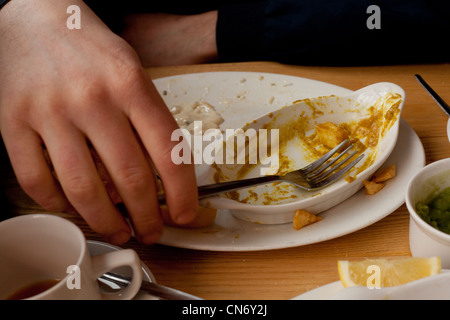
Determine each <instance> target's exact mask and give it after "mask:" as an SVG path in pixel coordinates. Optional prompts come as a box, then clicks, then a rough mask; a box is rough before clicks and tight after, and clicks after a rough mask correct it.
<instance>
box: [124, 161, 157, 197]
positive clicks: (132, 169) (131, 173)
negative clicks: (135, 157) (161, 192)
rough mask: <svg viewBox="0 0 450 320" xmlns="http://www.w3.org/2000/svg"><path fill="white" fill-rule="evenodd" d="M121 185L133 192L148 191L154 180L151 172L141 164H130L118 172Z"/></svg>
mask: <svg viewBox="0 0 450 320" xmlns="http://www.w3.org/2000/svg"><path fill="white" fill-rule="evenodd" d="M116 176H117V180H118V182H119V184H120V186H121V187H122V188H124V189H126V190H127V192H129V193H131V194H141V193H142V192H147V191H148V188H149V186H150V185H151V183H152V181H153V177H152V175H151V172H150V171H149V170H148V169H147V170H146V169H145V168H143V167H141V166H128V167H125V168H122V169H120V170H118V171H117V173H116Z"/></svg>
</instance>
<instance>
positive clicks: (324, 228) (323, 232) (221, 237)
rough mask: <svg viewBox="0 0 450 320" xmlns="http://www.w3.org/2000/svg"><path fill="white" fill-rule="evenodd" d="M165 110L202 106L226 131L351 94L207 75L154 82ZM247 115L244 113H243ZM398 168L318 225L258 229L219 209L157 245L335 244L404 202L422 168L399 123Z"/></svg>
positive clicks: (256, 76)
mask: <svg viewBox="0 0 450 320" xmlns="http://www.w3.org/2000/svg"><path fill="white" fill-rule="evenodd" d="M154 82H155V85H156V87H157V89H158V90H159V92H160V93H161V95H162V97H163V98H164V100H165V102H166V103H167V105H168V106H169V107H170V106H172V105H176V104H193V103H195V102H197V101H206V102H208V103H210V104H212V105H213V106H214V107H215V108H216V110H217V111H218V112H219V113H220V114H221V115H222V116H223V118H224V119H225V121H224V123H223V124H222V126H223V127H224V128H240V127H243V126H244V125H245V124H246V123H248V122H250V121H252V120H253V119H256V118H258V117H260V116H262V115H264V114H267V113H269V112H271V111H274V110H277V109H279V108H280V107H282V106H285V105H289V104H291V103H292V102H293V101H296V100H300V99H305V98H311V97H318V96H326V95H332V94H334V95H345V94H348V93H350V92H351V91H350V90H348V89H345V88H342V87H338V86H335V85H332V84H328V83H324V82H319V81H315V80H310V79H305V78H299V77H292V76H286V75H277V74H268V73H257V72H210V73H199V74H188V75H180V76H172V77H167V78H161V79H156V80H155V81H154ZM243 110H245V113H244V112H243ZM385 163H386V164H390V163H395V164H396V165H397V177H396V178H395V179H393V180H391V181H390V182H389V183H388V184H387V185H386V187H385V188H383V190H381V191H380V192H379V193H377V194H376V195H374V196H367V195H365V194H364V192H363V191H359V192H358V193H356V194H355V195H353V196H352V197H350V198H349V199H347V200H345V201H344V202H342V203H340V204H339V205H337V206H335V207H333V208H331V209H329V210H327V211H325V212H323V213H322V214H321V216H322V217H323V218H324V219H323V220H322V221H320V222H317V223H315V224H313V225H310V226H308V227H305V228H303V229H301V230H298V231H296V230H294V228H293V227H292V224H290V223H288V224H280V225H261V224H255V223H251V222H246V221H243V220H240V219H237V218H235V217H233V216H232V215H231V214H230V212H229V211H227V210H219V212H218V215H217V218H216V221H215V223H214V224H213V225H212V226H210V227H207V228H200V229H182V228H173V227H165V232H164V233H163V236H162V237H161V239H160V241H159V243H160V244H164V245H168V246H174V247H180V248H188V249H197V250H210V251H254V250H269V249H279V248H287V247H295V246H301V245H306V244H311V243H316V242H320V241H325V240H329V239H333V238H336V237H339V236H342V235H345V234H348V233H351V232H354V231H357V230H359V229H361V228H364V227H366V226H368V225H370V224H373V223H375V222H377V221H379V220H380V219H382V218H384V217H385V216H387V215H388V214H390V213H391V212H393V211H394V210H396V209H397V208H398V207H399V206H401V205H402V204H403V202H404V193H405V188H406V185H407V183H408V181H409V178H410V177H411V176H412V175H413V174H415V173H416V172H417V171H418V170H420V169H421V168H422V167H423V166H424V165H425V153H424V150H423V146H422V144H421V142H420V139H419V138H418V136H417V135H416V133H415V132H414V130H413V129H412V128H411V127H410V126H409V125H408V124H407V123H406V122H404V121H403V120H401V121H400V131H399V137H398V140H397V144H396V146H395V148H394V150H393V152H392V154H391V155H390V156H389V158H388V159H387V160H386V162H385Z"/></svg>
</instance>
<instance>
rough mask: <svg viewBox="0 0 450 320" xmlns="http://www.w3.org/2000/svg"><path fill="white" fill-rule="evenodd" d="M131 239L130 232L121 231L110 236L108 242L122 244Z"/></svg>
mask: <svg viewBox="0 0 450 320" xmlns="http://www.w3.org/2000/svg"><path fill="white" fill-rule="evenodd" d="M129 239H130V233H128V232H125V231H120V232H118V233H115V234H113V235H112V236H110V237H109V238H108V242H110V243H111V244H115V245H122V244H124V243H125V242H127V241H128V240H129Z"/></svg>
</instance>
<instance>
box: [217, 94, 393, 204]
mask: <svg viewBox="0 0 450 320" xmlns="http://www.w3.org/2000/svg"><path fill="white" fill-rule="evenodd" d="M325 98H329V97H325ZM336 99H337V98H336ZM301 102H303V103H304V104H306V105H307V106H308V107H309V108H310V109H311V110H310V111H311V112H310V116H306V114H305V112H302V113H301V114H300V115H299V116H298V117H294V118H293V119H292V120H290V121H288V122H287V123H285V124H283V125H282V126H276V124H275V123H276V119H277V118H278V116H279V115H280V114H281V113H278V114H277V115H275V116H273V114H271V117H270V118H272V119H271V121H270V122H268V123H266V124H265V125H264V126H263V127H262V128H263V129H274V128H276V129H279V168H278V172H276V173H274V174H277V175H283V174H286V173H288V172H290V171H292V170H296V169H298V168H296V167H295V161H293V159H291V158H290V157H289V156H288V155H287V152H286V150H287V148H288V143H289V142H290V141H291V140H292V139H293V138H295V139H298V141H299V142H300V143H299V144H296V146H297V145H299V148H301V149H302V152H303V156H304V157H305V159H306V160H307V161H308V162H313V161H315V160H316V159H318V158H319V157H321V156H322V155H324V154H325V153H326V152H328V151H329V150H331V149H332V148H333V147H334V146H336V145H337V144H338V143H340V142H342V141H343V140H345V139H346V138H348V139H349V140H350V141H351V142H352V143H354V144H355V146H356V148H357V154H356V155H355V156H354V157H355V158H356V157H358V156H359V155H360V154H362V153H365V160H364V163H362V164H360V165H358V166H357V167H355V168H353V169H352V170H351V171H350V174H349V175H348V176H347V177H346V179H345V180H346V181H347V182H349V183H350V182H352V181H353V180H354V179H356V176H357V175H358V174H359V173H361V172H362V171H364V170H365V169H367V168H368V167H369V166H370V165H372V163H373V162H374V160H375V158H376V155H377V152H378V148H379V146H380V142H381V140H382V139H383V137H384V136H385V134H386V133H387V132H388V131H389V129H390V128H391V127H392V125H393V124H394V123H395V122H396V120H397V118H398V116H399V113H400V108H399V107H400V103H401V96H400V95H399V94H392V93H389V94H386V95H385V96H383V97H380V98H379V99H378V100H377V101H376V102H375V103H374V104H373V105H372V106H370V107H369V108H368V109H367V112H366V113H367V115H366V116H364V117H363V118H359V119H355V120H348V121H347V122H342V123H339V124H336V123H332V122H329V121H327V122H322V123H317V124H314V121H313V120H315V119H316V118H319V117H320V116H323V115H324V111H323V110H321V109H323V108H324V107H326V106H325V105H324V103H323V102H321V101H318V102H314V103H313V102H312V101H311V100H310V99H305V100H299V101H296V102H294V104H295V103H301ZM319 120H320V119H319ZM253 123H255V122H253ZM311 126H313V128H314V130H313V132H312V133H311V132H310V131H311V130H310V128H311ZM327 135H328V136H327ZM324 137H326V140H328V141H325V140H324ZM330 141H331V142H330ZM333 141H334V143H333ZM268 149H269V150H270V148H268ZM258 165H259V164H248V163H247V162H246V164H244V165H241V166H239V167H238V168H237V170H236V172H234V176H232V177H229V176H227V175H225V174H224V171H223V170H222V169H223V167H222V166H221V165H217V164H213V167H214V168H215V170H216V172H215V174H214V180H215V182H224V181H229V180H240V179H244V178H246V177H247V175H248V173H249V172H250V171H251V170H253V169H254V168H255V167H256V166H258ZM295 188H296V187H294V186H293V185H291V184H289V183H285V182H277V183H273V184H271V189H270V192H269V191H267V192H263V193H260V192H259V193H256V192H254V191H252V190H251V188H250V189H248V191H247V193H248V194H247V196H245V197H244V198H242V199H241V196H242V195H241V192H240V191H234V192H229V193H227V194H226V196H227V197H228V198H231V199H233V200H236V201H239V202H242V203H252V204H256V203H258V204H265V205H268V204H277V202H280V201H282V200H287V199H293V198H296V197H297V196H296V195H295V194H293V192H292V191H293V190H294V189H295ZM319 194H320V193H316V194H314V195H319ZM314 195H313V196H314Z"/></svg>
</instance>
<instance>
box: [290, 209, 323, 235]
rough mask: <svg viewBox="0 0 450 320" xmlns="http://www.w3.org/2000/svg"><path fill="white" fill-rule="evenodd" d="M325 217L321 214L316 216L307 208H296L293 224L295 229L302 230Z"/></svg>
mask: <svg viewBox="0 0 450 320" xmlns="http://www.w3.org/2000/svg"><path fill="white" fill-rule="evenodd" d="M322 219H323V218H322V217H320V216H316V215H315V214H312V213H309V212H308V211H305V210H300V209H299V210H296V211H295V215H294V220H293V225H294V229H295V230H300V229H301V228H303V227H306V226H308V225H310V224H312V223H314V222H317V221H320V220H322Z"/></svg>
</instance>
